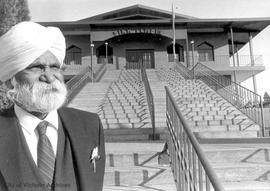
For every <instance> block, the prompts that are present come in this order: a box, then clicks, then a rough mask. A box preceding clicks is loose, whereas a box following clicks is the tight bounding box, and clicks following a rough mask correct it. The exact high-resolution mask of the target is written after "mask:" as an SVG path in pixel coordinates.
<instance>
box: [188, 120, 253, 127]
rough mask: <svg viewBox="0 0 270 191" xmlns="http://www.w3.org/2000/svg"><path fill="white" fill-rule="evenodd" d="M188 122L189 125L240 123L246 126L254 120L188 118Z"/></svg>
mask: <svg viewBox="0 0 270 191" xmlns="http://www.w3.org/2000/svg"><path fill="white" fill-rule="evenodd" d="M188 124H189V125H191V126H212V125H241V126H246V127H248V126H250V125H253V124H254V122H253V121H251V120H249V119H223V120H192V121H190V120H189V121H188Z"/></svg>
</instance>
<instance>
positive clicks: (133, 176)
mask: <svg viewBox="0 0 270 191" xmlns="http://www.w3.org/2000/svg"><path fill="white" fill-rule="evenodd" d="M145 183H149V184H154V185H155V184H163V183H164V184H175V183H174V180H173V178H172V172H171V168H170V167H164V166H160V165H154V166H150V167H146V166H136V167H134V168H130V167H129V168H117V167H114V168H110V167H109V168H106V169H105V176H104V185H117V186H119V185H122V186H139V185H141V184H145Z"/></svg>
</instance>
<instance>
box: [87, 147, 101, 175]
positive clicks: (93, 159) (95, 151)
mask: <svg viewBox="0 0 270 191" xmlns="http://www.w3.org/2000/svg"><path fill="white" fill-rule="evenodd" d="M99 159H100V155H99V154H98V147H95V148H93V149H92V150H91V152H90V156H89V161H90V163H91V164H93V165H94V173H96V160H99Z"/></svg>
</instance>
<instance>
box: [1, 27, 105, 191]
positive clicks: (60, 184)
mask: <svg viewBox="0 0 270 191" xmlns="http://www.w3.org/2000/svg"><path fill="white" fill-rule="evenodd" d="M0 45H1V49H0V67H1V69H0V80H1V81H2V82H4V83H6V85H7V87H8V88H9V89H8V91H7V97H8V99H10V100H11V101H12V102H13V103H14V104H13V106H12V107H11V108H9V109H7V110H6V111H5V112H3V113H2V114H1V115H0V189H1V190H4V191H5V190H12V191H13V190H20V191H23V190H24V191H29V190H34V191H39V190H42V191H49V190H55V191H58V190H59V191H62V190H70V191H76V190H77V191H83V190H87V191H101V190H102V184H103V176H104V168H105V149H104V138H103V129H102V125H101V122H100V120H99V117H98V115H96V114H93V113H88V112H84V111H80V110H76V109H72V108H60V107H61V106H62V105H63V103H64V102H65V98H66V93H67V90H66V87H65V84H64V81H63V76H62V74H61V66H62V64H63V59H64V56H65V39H64V36H63V35H62V33H61V32H60V30H59V29H58V28H55V27H44V26H41V25H39V24H37V23H33V22H21V23H19V24H17V25H15V26H14V27H12V28H11V29H10V30H9V31H8V32H7V33H6V34H4V35H3V36H2V37H0Z"/></svg>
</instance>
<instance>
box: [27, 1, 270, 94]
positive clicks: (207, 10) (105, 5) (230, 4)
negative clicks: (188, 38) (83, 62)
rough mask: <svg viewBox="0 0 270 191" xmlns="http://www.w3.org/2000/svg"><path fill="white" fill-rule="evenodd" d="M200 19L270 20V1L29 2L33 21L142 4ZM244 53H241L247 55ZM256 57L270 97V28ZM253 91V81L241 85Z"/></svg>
mask: <svg viewBox="0 0 270 191" xmlns="http://www.w3.org/2000/svg"><path fill="white" fill-rule="evenodd" d="M172 2H174V4H175V7H176V10H175V12H176V13H179V14H184V15H189V16H193V17H198V18H254V17H269V18H270V0H28V5H29V9H30V16H31V20H32V21H36V22H38V21H75V20H79V19H83V18H87V17H91V16H94V15H97V14H101V13H105V12H108V11H112V10H115V9H120V8H124V7H127V6H132V5H135V4H142V5H145V6H150V7H153V8H157V9H162V10H166V11H171V7H172ZM245 49H248V48H244V49H243V50H241V51H242V52H243V53H245ZM253 49H254V54H255V55H263V60H264V65H265V67H266V70H265V71H264V72H262V73H260V74H258V75H256V79H257V89H258V93H259V94H260V95H261V96H263V94H264V93H265V92H266V91H267V92H268V94H270V84H268V82H270V27H267V28H266V29H265V30H263V31H262V32H261V33H260V34H259V35H257V36H256V37H255V38H254V39H253ZM242 85H243V86H245V87H247V88H249V89H251V90H253V86H252V81H250V80H248V81H247V82H244V83H242Z"/></svg>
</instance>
